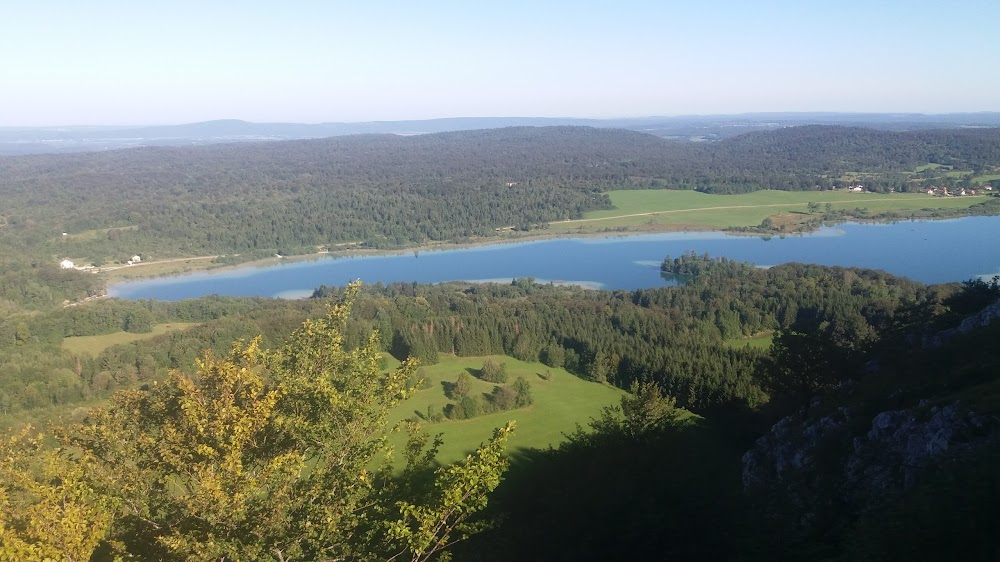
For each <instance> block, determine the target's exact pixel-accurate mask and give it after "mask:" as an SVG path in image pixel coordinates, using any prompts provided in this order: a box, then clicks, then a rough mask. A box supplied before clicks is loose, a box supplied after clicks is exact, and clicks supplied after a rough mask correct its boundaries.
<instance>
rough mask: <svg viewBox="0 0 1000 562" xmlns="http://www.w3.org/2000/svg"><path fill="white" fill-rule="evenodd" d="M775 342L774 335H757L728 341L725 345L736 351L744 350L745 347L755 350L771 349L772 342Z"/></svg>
mask: <svg viewBox="0 0 1000 562" xmlns="http://www.w3.org/2000/svg"><path fill="white" fill-rule="evenodd" d="M772 340H774V334H773V333H766V334H760V335H756V336H754V337H752V338H736V339H731V340H726V341H724V342H723V343H725V344H726V345H727V346H728V347H732V348H734V349H743V348H744V347H752V348H755V349H769V348H770V347H771V341H772Z"/></svg>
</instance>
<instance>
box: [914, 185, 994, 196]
mask: <svg viewBox="0 0 1000 562" xmlns="http://www.w3.org/2000/svg"><path fill="white" fill-rule="evenodd" d="M980 189H982V191H984V192H985V191H993V186H992V185H984V186H983V187H982V188H980ZM978 191H979V190H977V189H971V188H969V189H966V188H964V187H960V188H957V189H955V188H952V190H951V191H949V190H948V188H947V187H946V186H943V185H942V186H941V187H938V186H936V185H932V186H930V187H928V188H927V195H937V196H940V197H959V196H962V195H976V194H977V193H978Z"/></svg>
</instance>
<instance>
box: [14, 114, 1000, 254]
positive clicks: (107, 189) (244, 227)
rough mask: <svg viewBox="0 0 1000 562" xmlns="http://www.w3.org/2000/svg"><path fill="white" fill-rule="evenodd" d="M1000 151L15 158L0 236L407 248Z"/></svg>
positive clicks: (834, 136)
mask: <svg viewBox="0 0 1000 562" xmlns="http://www.w3.org/2000/svg"><path fill="white" fill-rule="evenodd" d="M998 162H1000V132H998V131H997V129H992V128H987V129H957V130H924V131H910V132H888V131H877V130H873V129H862V128H849V127H835V126H806V127H791V128H785V129H779V130H775V131H767V132H757V133H749V134H746V135H741V136H738V137H734V138H732V139H727V140H725V141H721V142H717V143H710V144H700V143H678V142H672V141H668V140H665V139H661V138H658V137H655V136H652V135H646V134H642V133H637V132H632V131H624V130H609V129H592V128H587V127H544V128H529V127H521V128H507V129H498V130H485V131H460V132H449V133H439V134H431V135H417V136H409V137H401V136H393V135H357V136H349V137H334V138H329V139H318V140H305V141H287V142H271V143H250V144H247V143H244V144H233V145H214V146H200V147H190V148H168V147H153V148H142V149H131V150H119V151H109V152H105V153H88V154H60V155H36V156H25V157H5V158H0V197H2V198H3V201H4V205H3V207H2V208H0V244H2V246H3V247H4V248H7V250H6V251H5V252H4V253H3V254H4V255H3V256H2V258H3V259H4V260H5V261H7V262H10V261H18V262H23V261H24V259H25V257H29V258H31V259H35V260H41V261H47V262H49V263H54V262H52V261H51V260H53V259H54V257H55V256H68V257H71V258H77V259H80V260H88V261H93V262H95V263H109V262H111V261H117V262H121V261H122V260H123V259H124V258H125V257H127V256H131V255H133V254H141V255H143V256H147V257H154V258H157V257H166V256H194V255H203V254H210V255H223V254H240V255H257V256H258V257H262V256H270V255H272V254H274V253H280V254H282V255H291V254H295V253H304V252H313V251H315V249H316V247H317V246H323V245H330V244H338V243H361V244H363V246H364V247H369V248H394V247H401V246H408V245H415V244H420V243H423V242H427V241H439V240H450V241H461V240H466V239H469V238H471V237H490V236H494V235H495V231H494V229H495V228H499V227H508V226H517V227H520V226H523V227H529V226H532V225H542V224H544V223H547V222H550V221H556V220H562V219H567V218H579V217H580V216H581V214H582V213H583V212H586V211H591V210H596V209H605V208H609V206H610V202H609V200H608V198H607V197H606V196H604V195H602V194H603V193H604V192H606V191H609V190H613V189H646V188H666V189H697V190H700V191H705V192H709V193H736V192H746V191H754V190H761V189H781V190H815V189H828V188H830V187H834V186H837V185H847V184H848V183H849V180H845V179H843V178H844V177H845V174H860V176H859V177H861V178H864V179H865V183H866V185H867V186H868V188H869V189H873V190H886V191H887V190H889V189H896V190H897V191H899V190H910V189H916V188H919V187H921V186H922V185H923V183H921V182H918V183H913V182H909V181H908V180H907V178H908V176H904V175H902V173H903V172H912V171H913V170H915V169H917V168H918V167H920V166H925V165H927V164H935V165H937V166H939V167H944V168H940V169H938V168H928V169H927V170H925V172H923V173H924V175H925V176H926V178H924V179H926V180H927V181H928V182H931V181H936V179H935V178H937V177H938V176H941V175H942V174H944V173H945V172H946V171H948V170H952V169H954V170H968V171H970V172H973V173H977V174H978V173H983V172H990V171H991V170H992V166H996V165H997V163H998ZM935 170H937V173H936V174H935ZM947 180H948V178H944V177H943V176H942V181H947ZM960 181H962V180H960V179H955V180H954V183H959V182H960ZM109 201H114V202H115V204H114V205H108V204H107V202H109ZM62 233H66V236H62ZM254 252H257V254H254Z"/></svg>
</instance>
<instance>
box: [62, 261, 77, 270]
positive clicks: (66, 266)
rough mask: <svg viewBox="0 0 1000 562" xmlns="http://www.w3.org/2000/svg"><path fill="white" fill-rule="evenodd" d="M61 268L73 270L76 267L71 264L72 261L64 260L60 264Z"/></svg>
mask: <svg viewBox="0 0 1000 562" xmlns="http://www.w3.org/2000/svg"><path fill="white" fill-rule="evenodd" d="M59 267H61V268H63V269H73V267H74V266H73V262H71V261H70V260H63V261H61V262H59Z"/></svg>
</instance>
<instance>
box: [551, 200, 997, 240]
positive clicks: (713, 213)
mask: <svg viewBox="0 0 1000 562" xmlns="http://www.w3.org/2000/svg"><path fill="white" fill-rule="evenodd" d="M608 195H609V196H610V197H611V202H612V203H613V204H614V206H615V208H614V209H610V210H603V211H593V212H590V213H587V214H586V215H585V216H584V218H583V219H580V220H573V221H560V222H554V223H551V224H550V227H549V231H550V232H552V233H558V232H567V233H571V232H573V231H578V230H595V229H600V230H603V229H607V228H618V227H642V226H657V227H667V228H677V229H693V230H708V229H717V228H727V227H738V226H757V225H759V224H760V223H761V221H763V220H764V219H765V218H767V217H769V216H772V215H780V214H789V213H800V214H801V213H806V212H807V208H808V205H809V203H818V204H820V205H822V206H823V207H822V208H821V209H820V211H821V212H822V211H823V210H825V206H826V204H827V203H830V204H831V205H832V206H833V209H835V210H849V209H868V210H869V211H871V212H884V211H897V212H908V211H920V210H924V209H960V208H966V207H969V206H971V205H974V204H976V203H979V202H981V201H983V200H984V197H934V196H930V195H926V194H922V193H918V194H914V193H885V194H883V193H856V192H848V191H843V190H841V191H755V192H752V193H742V194H739V195H710V194H706V193H700V192H697V191H687V190H683V191H678V190H626V191H611V192H609V193H608Z"/></svg>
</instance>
